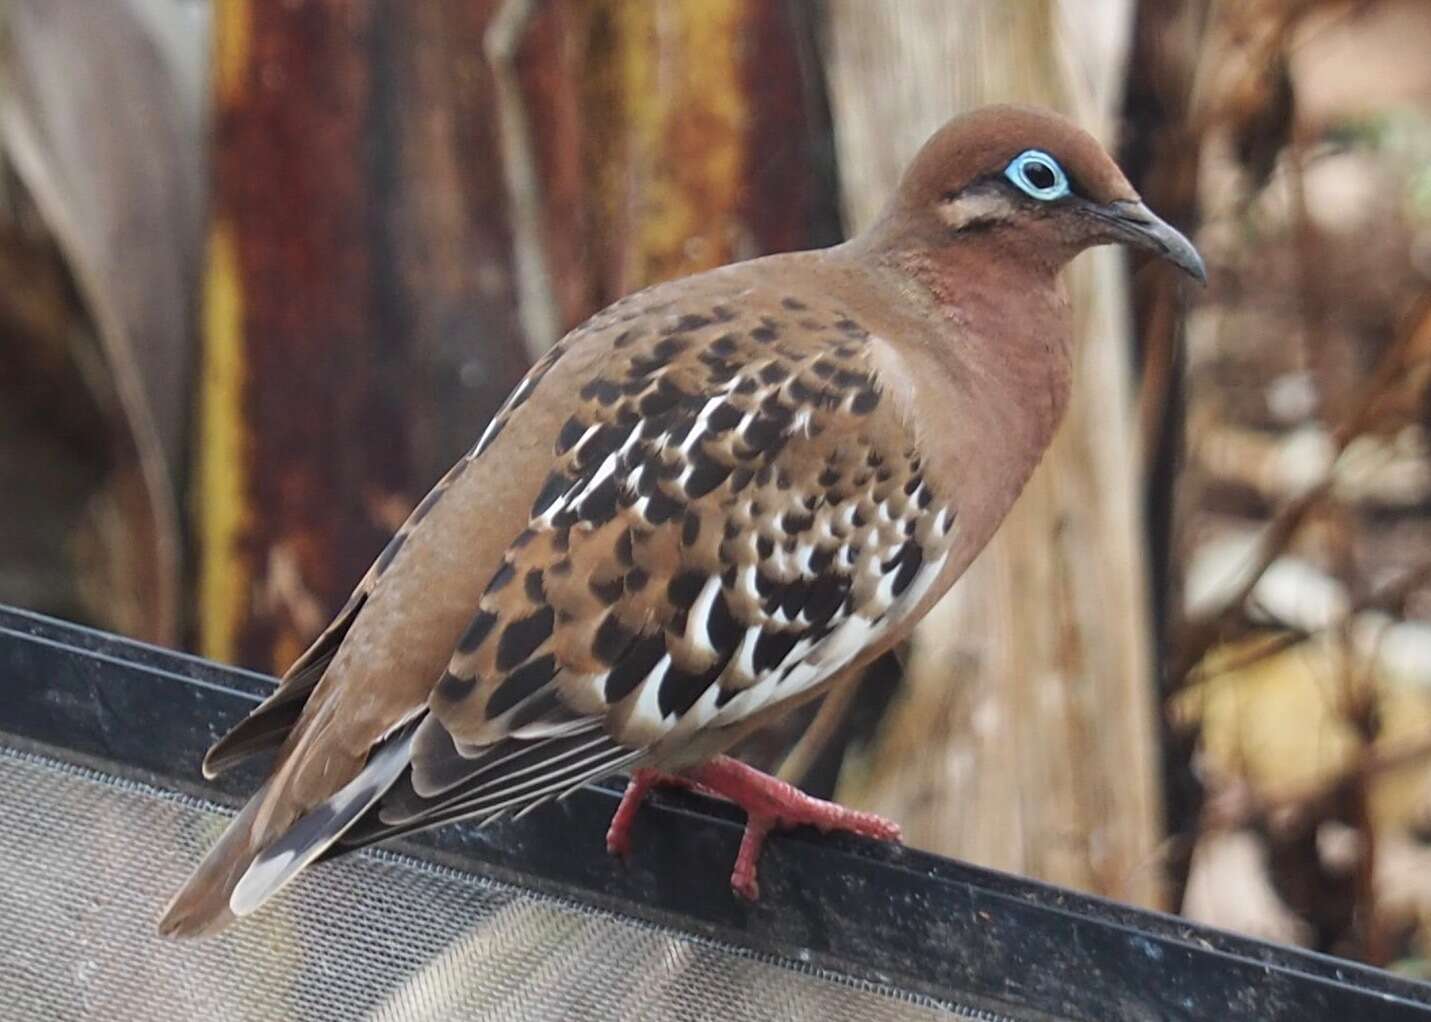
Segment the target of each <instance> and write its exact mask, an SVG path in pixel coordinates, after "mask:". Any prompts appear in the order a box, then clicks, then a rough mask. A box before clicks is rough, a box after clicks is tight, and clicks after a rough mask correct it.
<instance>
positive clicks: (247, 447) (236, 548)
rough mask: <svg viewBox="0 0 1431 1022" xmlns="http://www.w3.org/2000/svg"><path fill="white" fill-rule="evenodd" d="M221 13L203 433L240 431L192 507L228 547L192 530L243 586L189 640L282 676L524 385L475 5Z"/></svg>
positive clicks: (356, 1) (331, 4) (213, 564)
mask: <svg viewBox="0 0 1431 1022" xmlns="http://www.w3.org/2000/svg"><path fill="white" fill-rule="evenodd" d="M491 6H492V5H490V4H489V5H485V7H487V8H490V7H491ZM226 13H227V16H223V15H221V17H220V18H219V20H218V27H219V32H220V37H219V39H218V42H217V48H218V52H219V54H220V63H221V67H223V66H225V65H224V62H225V61H227V62H228V63H227V67H228V68H230V69H231V70H230V72H229V73H228V75H227V76H225V74H224V73H222V71H221V73H220V75H219V76H218V79H217V80H218V90H219V97H218V99H219V104H218V109H217V112H216V123H215V151H214V173H215V186H216V193H215V211H216V216H215V222H216V232H227V236H228V237H230V238H232V242H233V244H232V247H233V252H234V266H235V274H234V275H235V277H236V281H235V282H234V289H235V292H236V295H235V298H234V306H235V309H236V310H237V312H236V314H237V316H238V318H239V320H240V322H239V323H238V324H237V336H238V338H239V340H238V344H237V347H238V353H237V356H236V368H237V375H238V376H239V377H240V379H241V384H240V385H239V387H238V388H237V391H236V393H237V399H236V401H234V402H232V403H231V407H230V408H228V410H227V413H226V412H225V411H224V410H223V409H222V407H220V408H219V410H218V411H217V412H216V413H215V415H214V416H211V417H210V419H209V423H210V424H211V425H212V424H213V423H214V422H215V421H216V419H222V417H223V415H224V414H231V415H232V416H233V417H234V418H235V419H236V420H237V421H236V422H234V423H232V424H231V425H233V427H234V429H235V432H236V435H237V437H238V439H237V441H236V443H235V445H234V446H233V447H232V448H231V449H230V450H228V451H227V452H226V453H228V454H229V455H230V456H232V455H233V454H234V453H235V452H236V453H237V458H236V459H235V460H237V461H238V462H239V463H238V464H233V465H228V466H226V465H210V466H209V472H208V473H206V474H204V475H203V476H202V477H203V478H205V479H207V480H210V481H214V480H218V482H215V483H213V484H212V485H210V487H209V488H210V489H211V490H212V491H213V492H208V493H206V492H203V487H204V484H201V492H200V493H199V495H198V499H199V502H200V503H202V502H203V501H204V500H206V499H213V500H223V499H232V498H233V497H234V496H236V497H237V500H238V501H239V502H240V504H241V505H242V506H241V507H239V508H236V509H230V512H229V513H230V519H229V521H230V523H231V527H230V528H229V529H227V530H226V531H225V530H223V529H214V530H205V529H204V528H203V523H204V522H205V521H206V518H205V516H204V514H203V512H202V510H201V511H200V515H199V521H200V523H201V528H200V532H201V542H204V543H208V544H221V545H222V546H223V549H220V550H218V551H213V550H211V551H210V552H209V556H206V558H205V560H204V570H205V571H207V572H210V573H229V572H231V573H233V576H234V577H237V578H240V579H244V580H246V581H247V583H248V584H247V586H246V587H243V588H238V589H235V588H234V587H230V588H229V590H228V592H229V593H230V594H231V595H235V594H236V596H235V598H234V599H232V604H231V606H228V607H219V608H206V612H205V616H204V620H205V622H206V626H207V628H206V631H207V634H205V635H204V636H203V637H202V639H203V644H204V647H205V650H206V652H209V653H212V654H215V655H219V656H223V657H226V658H229V659H234V660H237V661H239V662H241V663H245V664H249V665H252V666H257V667H263V668H268V669H281V668H283V667H286V666H287V663H288V662H289V661H290V660H291V659H292V657H293V656H295V655H296V653H297V652H298V651H299V650H300V649H301V647H302V646H303V644H304V643H306V642H307V641H308V639H309V638H310V637H311V636H312V634H313V633H314V632H315V631H316V629H318V628H320V627H321V626H322V625H323V624H324V623H325V622H326V620H327V618H328V616H329V614H331V613H332V611H333V610H334V609H335V608H336V607H338V606H339V605H340V604H341V603H342V602H343V600H344V598H345V597H346V595H347V593H348V591H349V590H350V588H351V587H352V585H353V584H354V582H355V581H356V579H358V578H359V577H360V576H361V575H362V573H363V571H364V570H365V568H366V566H367V564H368V562H369V560H370V559H371V558H372V557H373V556H374V555H375V554H376V553H377V551H378V550H380V549H381V547H382V544H383V542H384V540H385V537H386V535H387V534H388V533H389V532H390V531H391V530H392V529H393V528H394V527H395V526H396V525H397V524H398V523H399V522H400V521H401V518H402V516H403V514H404V513H405V511H406V509H407V508H408V507H410V506H411V505H412V504H413V503H414V502H415V501H416V499H417V498H418V497H420V495H421V492H422V491H423V490H425V488H426V486H427V485H428V484H429V483H430V482H431V481H432V480H433V479H435V478H436V476H437V475H438V474H439V473H440V472H441V470H442V467H444V466H445V465H446V464H447V463H450V461H451V460H452V459H453V458H454V457H455V456H456V455H457V454H458V453H459V452H460V451H461V450H462V449H463V448H464V447H465V445H467V444H470V442H471V438H472V437H473V436H475V435H476V434H477V432H478V431H479V430H480V427H481V425H482V424H483V422H485V420H486V418H487V417H488V416H489V415H490V413H491V411H492V409H493V408H494V407H495V405H496V404H497V403H498V402H499V401H500V399H501V397H502V395H504V394H505V393H506V391H507V390H508V389H509V388H510V387H511V385H512V384H513V382H515V379H516V378H517V377H518V376H519V375H520V372H521V371H522V369H523V368H524V366H523V364H522V362H521V360H520V356H519V355H518V356H517V357H515V358H514V357H513V350H512V344H511V343H509V342H510V341H512V340H513V338H512V334H513V320H512V315H511V310H510V306H511V299H510V293H509V288H508V286H507V283H506V279H507V271H506V267H505V264H504V260H505V252H506V247H507V243H506V234H505V228H504V225H503V224H502V220H501V206H500V201H499V200H498V199H497V198H496V197H497V196H500V189H499V188H498V187H497V186H496V183H495V176H496V173H497V172H496V171H494V170H492V168H491V166H490V162H489V161H487V160H486V158H485V157H486V156H487V155H488V154H489V153H490V152H491V138H490V135H491V126H490V118H489V117H488V115H487V113H486V111H485V110H484V94H483V83H482V80H481V77H482V76H481V68H480V64H479V62H478V61H477V60H476V59H475V57H474V52H476V53H480V38H481V32H482V29H483V19H484V16H485V11H484V5H480V4H479V5H473V4H453V3H434V2H418V3H412V4H404V5H397V4H376V3H373V2H367V0H313V2H309V3H306V4H301V5H287V4H283V5H272V4H252V5H249V4H242V3H239V4H233V5H232V7H231V8H230V9H229V11H228V12H226ZM243 19H247V23H246V24H245V23H244V22H243ZM225 31H227V32H228V33H229V36H228V38H227V39H226V38H225V36H224V33H225ZM226 46H229V47H234V48H237V49H238V50H239V52H238V53H237V54H234V53H232V52H228V53H226V52H225V47H226ZM210 287H211V288H215V287H217V284H216V281H215V280H214V278H213V276H212V268H211V279H210ZM210 332H211V335H212V334H213V333H214V329H213V327H212V326H211V330H210ZM209 340H210V344H211V345H212V344H213V343H214V337H213V336H210V338H209ZM211 354H212V352H211ZM220 405H222V402H220ZM215 432H216V433H217V432H220V430H215ZM202 439H203V438H201V440H202ZM204 456H205V455H203V454H201V458H202V457H204ZM230 471H231V472H233V473H236V474H237V476H238V479H239V483H240V485H239V486H238V487H237V488H236V493H235V492H230V491H227V490H225V489H224V487H223V485H222V481H223V476H224V473H226V472H230ZM230 478H231V477H230ZM206 531H207V532H208V534H204V533H205V532H206ZM222 591H223V590H222V588H221V587H217V586H216V587H211V588H210V589H209V590H208V592H210V593H216V592H222Z"/></svg>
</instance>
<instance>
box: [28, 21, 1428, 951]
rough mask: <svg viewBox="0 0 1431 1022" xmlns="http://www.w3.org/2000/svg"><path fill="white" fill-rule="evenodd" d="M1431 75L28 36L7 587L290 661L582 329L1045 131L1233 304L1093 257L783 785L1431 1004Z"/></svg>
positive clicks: (936, 47) (56, 610) (1157, 59)
mask: <svg viewBox="0 0 1431 1022" xmlns="http://www.w3.org/2000/svg"><path fill="white" fill-rule="evenodd" d="M1428 53H1431V3H1428V2H1426V0H1101V2H1100V3H1098V4H1089V3H1086V2H1085V0H1019V2H1017V3H1004V2H1002V0H659V2H649V0H106V2H104V3H94V2H93V0H0V494H3V499H0V506H3V511H0V602H7V603H13V604H18V605H20V606H23V607H28V608H32V609H35V610H39V611H43V612H46V613H50V614H55V615H58V616H60V617H64V618H68V619H72V620H77V621H81V622H85V623H88V624H92V625H95V626H99V627H102V628H106V629H112V630H116V631H119V632H123V633H126V634H129V635H132V636H136V637H139V638H143V639H146V640H149V641H153V642H158V643H163V644H166V645H172V646H177V647H181V648H186V649H192V650H195V651H198V652H201V653H203V654H205V655H207V656H211V657H215V658H218V659H221V660H226V661H230V662H234V663H238V664H242V665H245V666H248V667H253V668H258V669H262V670H266V671H281V670H283V669H284V668H285V667H286V666H287V665H288V663H289V662H290V661H291V660H292V659H293V658H294V657H295V656H296V655H297V654H298V653H299V652H300V651H301V650H302V649H303V647H304V646H305V645H306V644H307V642H308V641H309V639H310V638H312V637H313V636H314V635H315V633H316V632H317V631H318V630H319V629H321V627H322V626H323V625H324V624H325V623H326V621H327V619H328V617H329V615H330V614H331V613H332V612H333V611H334V610H336V608H337V607H339V606H340V605H341V604H342V603H343V601H344V600H345V598H346V596H347V594H348V592H349V590H350V588H351V587H352V586H353V585H354V583H355V582H356V581H357V580H358V578H359V577H360V576H361V575H362V573H363V571H364V570H365V569H366V567H367V565H368V563H369V561H370V560H371V559H372V558H373V557H374V556H375V555H376V554H377V552H378V551H379V550H380V549H381V548H382V546H383V543H384V541H385V539H386V536H387V535H388V533H389V532H390V531H391V530H393V529H394V528H395V527H396V526H397V525H398V524H400V523H401V521H402V520H403V518H404V517H405V516H406V514H407V512H408V511H409V510H410V509H411V508H412V507H413V505H414V504H415V503H416V502H417V501H418V500H419V499H420V498H421V496H422V495H423V493H424V492H425V491H426V489H427V488H428V486H429V485H431V483H433V482H434V481H435V480H436V479H437V478H438V477H439V476H441V475H442V473H443V472H444V470H445V469H446V468H447V466H448V465H449V464H450V463H451V462H452V461H453V460H454V459H455V458H456V457H458V456H459V455H460V454H461V453H462V452H464V451H465V450H466V449H467V448H468V447H469V446H470V445H471V443H472V442H473V440H474V438H475V437H477V436H478V435H479V434H480V432H481V429H482V427H483V426H484V425H485V423H486V421H487V419H488V417H489V416H490V415H491V414H492V412H493V411H494V410H495V408H496V406H497V405H498V404H499V403H500V401H501V400H502V398H503V397H504V396H505V395H506V393H507V392H508V390H509V389H510V388H511V387H512V386H513V385H514V383H515V382H516V381H517V380H518V379H519V378H520V377H521V375H522V373H523V372H524V371H525V369H526V367H527V366H528V365H529V364H530V363H531V362H532V360H533V359H534V358H535V357H537V356H539V355H540V353H541V352H542V351H543V350H544V349H545V348H546V346H547V345H549V344H551V343H552V342H553V341H554V340H555V339H556V338H557V337H558V336H560V334H561V333H562V332H564V331H565V330H567V329H569V328H570V327H572V326H574V325H575V324H577V323H579V322H580V321H581V320H583V319H584V318H585V317H586V316H588V315H590V314H591V313H593V312H595V311H596V310H597V309H599V308H601V307H602V306H604V305H606V304H607V303H609V302H611V301H612V300H614V299H616V298H617V297H619V296H621V295H622V294H625V293H627V292H629V291H631V290H634V289H636V288H638V287H640V286H643V285H645V284H648V283H651V282H653V281H656V280H661V279H665V278H669V277H674V276H679V275H683V274H687V273H691V272H695V271H698V270H702V269H706V268H709V267H712V266H715V265H718V264H720V263H723V262H727V261H730V260H733V259H743V258H748V257H751V256H755V255H759V254H761V253H765V252H774V251H783V250H789V249H797V248H806V247H811V246H818V245H826V244H830V243H833V242H835V241H838V240H839V239H840V238H842V237H844V236H845V235H846V234H848V233H849V232H851V231H854V230H858V229H859V228H860V227H861V226H862V225H863V224H865V223H867V222H868V221H869V220H870V219H871V218H872V217H873V216H874V214H875V212H876V211H877V210H878V208H879V206H880V205H881V203H882V202H883V201H884V199H885V198H886V197H887V196H888V194H889V193H890V191H891V189H892V186H893V182H894V180H895V179H896V177H897V175H898V173H899V170H900V169H901V167H902V166H903V164H904V162H905V161H906V160H907V159H908V158H909V156H910V155H911V154H912V153H913V152H914V150H915V149H916V148H917V147H918V145H919V143H920V142H921V141H922V140H923V139H924V138H925V137H926V136H927V135H928V133H929V132H930V131H932V130H933V129H934V128H935V127H937V126H938V125H939V124H940V123H942V121H943V120H944V119H946V118H947V117H948V116H950V115H952V114H954V113H956V112H958V111H960V110H964V109H968V108H970V107H974V106H978V105H980V104H983V103H986V102H993V101H1009V100H1015V101H1025V102H1036V103H1041V104H1045V105H1049V106H1054V107H1057V108H1059V109H1061V110H1063V111H1065V112H1066V113H1069V114H1070V115H1072V116H1074V117H1076V118H1077V119H1078V120H1079V121H1080V122H1081V123H1083V124H1084V125H1085V126H1087V127H1089V128H1090V129H1092V130H1094V131H1096V132H1098V133H1099V134H1100V135H1101V136H1102V137H1103V138H1104V139H1105V140H1106V141H1108V143H1109V144H1110V146H1112V147H1113V148H1114V149H1115V151H1117V152H1118V153H1119V154H1120V158H1121V161H1122V163H1123V165H1124V166H1125V168H1126V169H1127V170H1128V172H1129V176H1130V178H1131V179H1132V180H1133V182H1134V184H1135V186H1137V187H1138V188H1139V189H1140V191H1141V192H1142V193H1143V195H1144V197H1145V198H1146V199H1147V200H1148V202H1149V204H1150V205H1151V206H1152V207H1153V208H1154V209H1156V210H1157V211H1159V212H1160V213H1161V214H1163V215H1164V216H1165V217H1167V218H1168V219H1169V220H1171V221H1172V222H1174V223H1176V224H1177V225H1179V226H1180V227H1183V228H1185V229H1187V230H1188V231H1189V232H1192V233H1194V234H1195V237H1196V239H1197V241H1198V243H1199V245H1200V247H1201V248H1202V251H1203V253H1204V255H1205V256H1206V257H1207V261H1208V265H1209V268H1210V271H1211V282H1210V285H1209V287H1208V288H1207V289H1206V290H1205V291H1198V290H1195V289H1189V288H1188V286H1187V285H1186V283H1185V282H1183V281H1181V280H1179V279H1177V278H1176V277H1175V276H1174V275H1173V274H1172V273H1169V272H1164V268H1163V267H1160V266H1145V265H1142V264H1141V262H1136V261H1135V262H1134V263H1132V264H1129V263H1128V262H1127V261H1126V259H1125V257H1124V256H1123V255H1122V254H1120V253H1115V252H1112V251H1103V252H1099V253H1095V254H1093V255H1090V256H1085V257H1082V258H1081V259H1080V261H1079V263H1078V264H1076V265H1075V266H1074V267H1073V268H1072V270H1071V272H1070V274H1069V282H1070V286H1071V287H1072V289H1073V291H1074V295H1075V305H1076V309H1077V317H1078V327H1079V331H1080V334H1081V351H1080V355H1079V380H1078V389H1077V398H1076V401H1075V404H1074V407H1073V408H1072V410H1071V411H1070V414H1069V418H1068V421H1067V422H1066V424H1065V426H1064V428H1063V431H1062V433H1061V434H1060V436H1059V438H1058V441H1057V442H1056V444H1055V446H1054V448H1053V449H1052V450H1051V451H1050V453H1049V455H1048V457H1047V458H1046V459H1045V463H1044V464H1043V466H1042V467H1041V468H1040V470H1039V472H1038V474H1037V476H1036V477H1035V479H1034V481H1033V482H1032V483H1031V484H1030V486H1029V488H1028V491H1027V492H1026V493H1025V495H1024V497H1023V498H1022V499H1021V501H1020V503H1019V505H1018V507H1017V508H1016V510H1015V512H1014V514H1013V515H1012V516H1011V518H1010V520H1009V521H1008V523H1007V524H1006V525H1005V527H1004V529H1003V530H1002V532H1001V534H1000V536H999V537H998V538H997V539H996V540H995V542H994V543H993V544H992V545H991V547H990V548H989V549H988V550H987V551H986V553H985V554H984V555H983V556H982V557H981V559H980V560H979V562H978V563H977V564H976V565H975V567H974V569H972V570H971V571H970V572H969V574H968V575H967V576H966V577H965V578H964V579H963V580H962V581H961V582H960V584H959V585H958V586H957V587H956V590H955V591H954V592H953V593H952V594H951V595H950V597H949V598H948V599H947V600H946V601H944V603H943V604H941V605H940V607H939V608H938V609H937V610H936V611H935V613H934V614H932V615H931V617H930V619H929V621H928V622H927V623H926V624H925V625H924V626H923V627H922V629H921V631H920V632H919V633H918V634H917V636H916V638H915V639H914V641H913V642H912V643H911V646H910V649H908V650H907V651H905V655H904V656H903V657H902V658H901V659H902V663H901V659H896V658H893V657H891V658H888V659H887V660H884V661H881V662H879V663H877V664H876V665H875V666H874V667H873V668H872V669H871V670H870V672H869V675H868V677H867V678H866V679H865V682H864V683H863V684H862V685H861V686H859V687H858V688H850V689H848V690H845V691H842V692H839V693H837V694H835V695H832V696H831V697H829V698H828V699H827V700H826V703H825V704H824V705H823V706H821V707H819V708H817V709H812V710H811V711H809V712H808V713H805V714H803V715H801V717H800V719H798V720H793V721H788V722H786V723H785V724H784V725H782V726H781V728H780V729H779V730H778V731H776V732H773V733H770V734H767V735H762V736H760V737H759V738H758V739H756V740H754V741H752V742H751V743H750V744H749V746H748V747H747V748H745V749H744V750H743V752H744V754H745V755H746V756H747V757H748V758H750V759H752V760H753V761H755V762H758V763H759V764H761V765H762V766H765V767H768V768H772V769H779V770H781V771H782V772H783V773H784V774H785V776H787V777H789V778H791V779H793V780H796V781H798V782H800V783H802V784H804V785H805V786H806V787H808V788H809V789H810V790H812V791H815V792H817V793H820V794H834V795H835V797H837V798H839V799H841V800H842V801H846V802H848V803H851V804H854V805H858V806H861V807H864V808H869V809H874V810H877V811H880V812H883V813H886V814H888V815H892V816H894V817H896V818H898V819H900V820H901V821H902V822H903V823H904V826H905V831H906V834H907V835H908V836H909V840H910V841H911V843H913V844H916V845H918V846H921V847H924V848H928V849H931V850H934V851H937V852H940V853H943V854H946V855H952V856H958V857H961V858H966V859H971V860H973V861H976V862H979V863H983V864H987V865H991V866H995V867H999V868H1002V869H1007V870H1012V871H1015V872H1020V873H1026V874H1029V875H1032V876H1036V877H1039V878H1042V879H1045V880H1049V881H1052V882H1055V883H1059V884H1064V885H1069V886H1074V887H1077V888H1080V889H1084V890H1088V891H1092V892H1095V893H1099V894H1103V895H1106V896H1109V897H1112V898H1116V899H1120V900H1125V901H1130V902H1134V903H1137V904H1141V905H1146V906H1152V907H1159V908H1165V909H1169V910H1172V911H1178V912H1182V913H1185V914H1186V915H1188V916H1190V917H1192V918H1196V919H1199V920H1202V921H1205V922H1210V923H1212V924H1215V925H1218V926H1222V927H1226V928H1230V929H1234V930H1239V931H1243V932H1248V933H1252V934H1255V935H1257V936H1261V937H1266V938H1271V939H1275V940H1280V941H1285V942H1290V943H1295V944H1299V945H1303V946H1306V947H1311V948H1316V949H1320V950H1324V951H1330V952H1332V953H1335V954H1339V955H1344V956H1349V957H1354V958H1357V959H1361V960H1365V961H1368V962H1371V963H1374V964H1377V965H1383V966H1390V967H1393V968H1397V969H1399V970H1403V971H1407V972H1411V973H1413V974H1417V975H1421V976H1431V964H1428V959H1431V449H1428V439H1427V427H1428V425H1429V424H1431V399H1428V381H1431V61H1428V60H1427V59H1426V54H1428ZM592 839H593V840H599V835H594V836H593V838H592Z"/></svg>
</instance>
